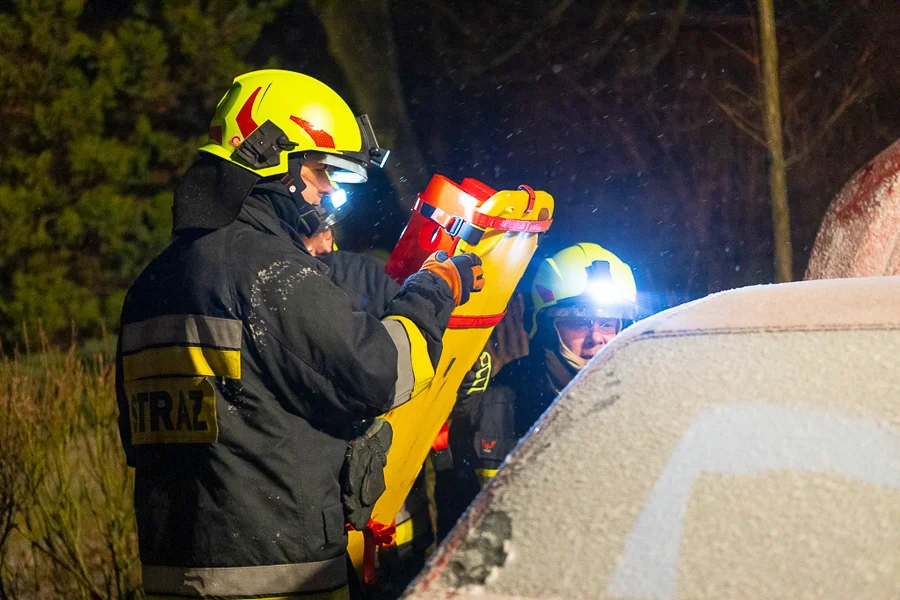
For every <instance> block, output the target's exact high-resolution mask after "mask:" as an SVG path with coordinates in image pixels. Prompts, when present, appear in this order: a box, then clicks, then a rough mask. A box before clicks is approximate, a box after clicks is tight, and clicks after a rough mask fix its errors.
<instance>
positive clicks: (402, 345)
mask: <svg viewBox="0 0 900 600" xmlns="http://www.w3.org/2000/svg"><path fill="white" fill-rule="evenodd" d="M381 324H382V325H384V328H385V329H387V332H388V334H390V336H391V339H392V340H393V341H394V345H395V346H397V385H396V386H395V387H394V403H393V404H392V405H391V408H397V407H398V406H400V405H401V404H403V403H404V402H406V401H408V400H409V399H410V398H411V397H412V393H413V389H414V388H415V385H416V377H415V375H414V374H413V367H412V354H411V353H410V343H409V335H407V333H406V328H404V327H403V324H402V323H400V322H399V321H392V320H390V319H385V320H384V321H382V322H381Z"/></svg>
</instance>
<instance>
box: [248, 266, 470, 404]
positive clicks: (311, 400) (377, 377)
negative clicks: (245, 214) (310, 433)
mask: <svg viewBox="0 0 900 600" xmlns="http://www.w3.org/2000/svg"><path fill="white" fill-rule="evenodd" d="M249 300H250V301H249V304H250V310H249V314H248V316H247V321H248V326H249V329H250V332H251V338H252V340H253V345H254V348H255V351H256V352H258V353H259V354H260V357H261V359H262V361H261V362H262V363H263V364H265V365H266V367H267V368H268V371H269V375H270V377H271V379H272V381H273V383H274V386H275V387H276V388H277V389H279V390H280V392H281V394H280V395H281V396H282V397H284V398H286V399H288V400H289V403H288V404H289V406H292V407H293V408H294V409H295V410H297V412H299V414H301V415H302V416H304V417H305V418H307V419H309V420H310V421H312V422H316V421H331V420H333V419H334V418H335V417H337V416H338V415H339V414H344V415H349V416H350V417H351V418H368V417H374V416H377V415H379V414H382V413H384V412H386V411H388V410H390V409H391V408H392V407H394V406H398V405H399V404H402V403H403V402H405V401H407V400H409V399H410V398H411V397H413V396H414V395H415V394H416V393H417V392H419V391H421V390H422V389H424V387H426V386H427V385H428V383H429V382H430V381H431V378H432V377H433V376H434V368H435V366H436V364H437V360H438V359H439V358H440V351H441V337H442V335H443V332H444V329H445V328H446V327H447V323H448V321H449V319H450V312H451V310H452V308H453V298H452V294H451V291H450V287H449V286H448V285H447V284H446V283H445V282H443V281H442V280H441V279H440V278H438V277H436V276H434V275H431V274H429V273H420V274H416V275H414V276H413V277H411V278H410V279H409V280H408V281H407V283H406V284H404V286H403V287H402V288H401V290H400V292H399V293H398V295H397V297H396V298H395V299H394V301H393V302H392V303H391V305H390V306H389V308H388V312H387V316H386V317H385V318H384V319H382V320H379V319H377V318H375V317H373V316H371V315H369V314H366V313H363V312H354V311H353V310H352V307H351V304H350V300H349V299H348V297H347V296H346V294H344V293H343V292H342V291H341V290H340V289H339V288H337V287H336V286H335V285H334V284H333V283H332V282H331V281H330V280H329V279H328V278H327V277H326V276H325V275H323V274H322V273H321V272H320V271H318V270H317V269H315V268H311V267H308V266H303V265H301V264H297V263H295V262H293V261H282V262H279V263H275V264H273V265H271V266H270V267H268V268H267V269H265V270H263V271H261V272H260V273H259V276H258V277H257V278H256V281H255V283H254V285H253V289H252V291H251V293H250V299H249Z"/></svg>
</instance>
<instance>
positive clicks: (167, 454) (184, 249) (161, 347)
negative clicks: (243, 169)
mask: <svg viewBox="0 0 900 600" xmlns="http://www.w3.org/2000/svg"><path fill="white" fill-rule="evenodd" d="M286 200H287V198H286V197H284V196H282V197H279V196H278V194H277V192H273V191H272V190H271V189H269V190H265V189H258V190H256V191H255V192H254V194H253V195H251V196H250V197H249V198H247V200H246V201H245V203H244V205H243V208H242V209H241V211H240V213H239V214H238V217H237V218H236V219H235V220H234V221H233V222H232V223H230V224H228V225H226V226H224V227H222V228H220V229H217V230H214V231H205V232H200V231H195V232H183V233H182V234H181V235H179V236H177V237H176V238H175V240H174V241H173V243H172V244H171V245H170V246H169V247H168V248H167V249H166V250H165V251H164V252H163V253H162V254H161V255H160V256H158V257H157V258H156V259H154V261H153V262H152V263H151V264H150V265H149V266H148V267H147V269H146V270H145V271H144V272H143V273H142V274H141V275H140V277H139V278H138V279H137V281H135V283H134V284H133V285H132V287H131V289H130V290H129V292H128V295H127V297H126V300H125V304H124V308H123V312H122V330H121V335H120V340H119V353H118V357H117V381H116V389H117V396H118V404H119V411H120V416H119V429H120V433H121V437H122V442H123V445H124V448H125V452H126V455H127V458H128V462H129V464H130V465H132V466H134V467H135V468H136V471H135V492H134V496H135V511H136V515H137V524H138V540H139V547H140V556H141V561H142V564H143V577H144V588H145V591H146V592H148V593H155V594H168V595H184V596H193V597H198V596H199V597H206V596H214V597H225V598H227V597H249V596H257V597H271V596H286V595H289V594H298V593H305V592H318V591H327V590H332V589H336V588H340V587H342V586H343V585H344V584H345V581H346V571H345V568H346V567H345V548H346V543H347V537H346V533H345V531H344V517H343V511H342V507H341V503H340V492H339V486H338V477H339V472H340V469H341V464H342V461H343V458H344V453H345V449H346V445H347V440H348V439H350V438H351V437H352V436H353V435H354V434H355V431H354V425H355V424H357V422H358V421H359V420H361V419H365V418H370V417H374V416H376V415H379V414H382V413H384V412H386V411H387V410H389V409H390V408H391V407H392V406H396V405H397V404H399V403H402V402H403V401H405V400H407V399H408V398H409V396H410V394H411V392H412V389H413V387H414V385H418V384H420V383H421V382H422V381H425V380H427V379H428V378H430V377H431V376H433V372H434V365H436V364H437V361H438V359H439V355H440V351H441V346H440V340H441V336H442V335H443V331H444V329H445V327H446V325H447V322H448V320H449V316H450V312H451V310H452V308H453V299H452V296H451V291H450V288H449V286H448V285H447V284H446V283H445V282H444V281H443V280H442V279H440V278H438V277H437V276H434V275H432V274H430V273H424V272H420V273H417V274H415V275H414V276H412V277H410V279H408V280H407V282H406V283H405V284H404V285H403V287H402V288H401V289H400V291H399V293H398V294H397V295H396V297H395V298H394V299H393V301H392V302H390V304H389V306H388V310H387V312H386V314H385V316H384V318H382V319H381V320H379V319H378V318H376V317H373V316H372V315H371V314H367V313H364V312H354V310H353V306H352V304H351V301H350V299H348V297H347V295H346V294H345V293H344V292H342V291H341V290H340V289H339V288H338V287H337V286H335V285H334V283H332V281H331V280H330V274H329V272H328V268H327V267H326V266H324V265H323V264H322V263H321V262H320V261H318V260H316V259H315V258H313V257H311V256H309V254H308V253H307V252H306V250H305V248H304V247H303V245H302V243H300V238H299V234H298V232H297V231H296V230H295V229H293V228H292V227H291V225H290V223H291V222H292V220H291V219H292V215H291V205H290V202H288V201H286ZM413 345H417V346H418V347H425V348H427V356H422V355H423V354H425V353H421V352H420V353H415V352H411V347H412V346H413Z"/></svg>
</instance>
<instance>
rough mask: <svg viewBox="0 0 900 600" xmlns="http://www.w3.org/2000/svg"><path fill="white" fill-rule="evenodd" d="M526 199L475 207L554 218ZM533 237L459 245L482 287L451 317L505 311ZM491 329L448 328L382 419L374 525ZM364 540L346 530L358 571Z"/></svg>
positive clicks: (394, 506) (509, 196)
mask: <svg viewBox="0 0 900 600" xmlns="http://www.w3.org/2000/svg"><path fill="white" fill-rule="evenodd" d="M528 204H529V195H528V192H525V191H500V192H497V193H496V194H494V195H493V196H491V197H490V198H489V199H488V200H486V201H485V202H484V203H483V204H482V205H481V206H480V207H479V208H478V212H481V213H483V214H485V215H489V216H497V217H503V218H506V219H519V220H523V221H545V220H548V219H550V218H552V215H553V197H552V196H550V194H548V193H546V192H542V191H536V192H535V200H534V205H533V208H532V210H531V211H530V212H528V213H526V212H525V211H526V209H527V208H528ZM537 235H538V234H536V233H520V232H508V231H503V230H500V229H488V230H487V231H486V232H485V234H484V236H483V237H482V239H481V241H480V242H479V243H478V244H477V245H476V246H469V245H468V244H466V243H465V242H462V241H461V242H460V243H459V246H458V247H457V249H456V254H462V253H464V252H472V253H474V254H477V255H478V256H480V257H481V260H482V261H483V268H484V280H485V286H484V289H483V290H482V291H481V292H478V293H474V294H472V295H471V298H470V300H469V301H468V302H467V303H466V304H465V305H463V306H460V307H458V308H457V309H456V310H454V311H453V314H454V315H460V316H478V315H497V314H500V313H502V312H503V311H505V310H506V306H507V304H508V303H509V299H510V298H511V297H512V294H513V292H514V291H515V288H516V286H517V285H518V283H519V280H520V279H521V278H522V275H523V274H524V273H525V269H526V267H527V266H528V263H529V261H530V260H531V257H532V256H533V255H534V251H535V250H536V249H537ZM492 330H493V327H485V328H477V329H475V328H473V329H447V331H446V332H445V333H444V337H443V352H442V354H441V361H440V363H439V364H438V367H437V369H435V376H434V379H433V380H432V382H431V385H430V386H429V387H428V388H427V389H426V390H425V391H424V392H422V393H421V394H419V395H418V396H416V397H415V398H413V399H412V400H410V401H409V402H407V403H406V404H404V405H403V406H400V407H398V408H396V409H394V410H392V411H390V412H389V413H387V414H386V415H385V418H386V419H387V420H388V421H390V423H391V426H392V427H393V430H394V440H393V443H392V444H391V449H390V451H389V452H388V457H387V466H386V467H385V470H384V478H385V484H386V490H385V492H384V494H383V495H382V496H381V498H380V499H379V500H378V502H377V503H376V504H375V509H374V511H373V512H372V520H373V521H375V522H376V523H383V524H390V523H391V522H392V521H393V520H394V517H395V516H396V514H397V511H398V510H400V507H401V506H402V505H403V502H404V500H406V496H407V495H408V494H409V491H410V489H412V485H413V482H414V481H415V479H416V476H417V475H418V474H419V470H420V469H421V468H422V463H424V462H425V459H426V457H427V456H428V452H429V451H430V450H431V444H432V443H433V442H434V439H435V437H436V436H437V434H438V432H439V431H440V429H441V426H442V425H443V424H444V423H445V422H446V421H447V418H448V417H449V416H450V411H451V410H452V409H453V404H454V402H455V401H456V392H457V389H458V388H459V386H460V384H461V383H462V380H463V378H464V377H465V376H466V373H468V371H469V369H471V368H472V365H474V364H475V361H476V360H477V359H478V357H479V355H480V354H481V351H482V350H483V349H484V346H485V344H487V341H488V338H489V337H490V334H491V331H492ZM363 549H364V543H363V536H362V533H360V532H358V531H351V532H350V536H349V541H348V544H347V551H348V552H349V553H350V558H351V559H352V560H353V565H354V566H355V567H356V569H357V570H358V571H359V570H360V569H361V568H362V562H363Z"/></svg>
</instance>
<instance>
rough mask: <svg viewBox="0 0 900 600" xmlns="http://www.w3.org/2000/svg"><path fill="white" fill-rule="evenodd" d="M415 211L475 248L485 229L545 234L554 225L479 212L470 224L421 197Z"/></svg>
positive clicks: (547, 222)
mask: <svg viewBox="0 0 900 600" xmlns="http://www.w3.org/2000/svg"><path fill="white" fill-rule="evenodd" d="M413 210H415V211H417V212H418V213H419V214H421V215H422V216H423V217H425V218H426V219H431V220H432V221H434V222H435V223H437V224H438V225H440V226H441V227H443V228H444V230H445V231H446V232H447V233H449V234H450V235H452V236H453V237H458V238H459V239H461V240H463V241H464V242H466V243H467V244H469V245H471V246H475V245H477V244H478V242H480V241H481V238H482V237H483V236H484V233H485V229H500V230H502V231H512V232H517V233H518V232H522V233H543V232H544V231H547V230H548V229H549V228H550V225H551V224H552V223H553V219H545V220H543V221H526V220H524V219H507V218H504V217H492V216H490V215H485V214H483V213H480V212H477V211H476V212H475V213H474V214H473V215H472V222H471V223H469V222H468V221H466V220H465V219H463V218H462V217H460V216H456V215H450V214H447V212H445V211H443V210H441V209H440V208H438V207H437V206H434V205H433V204H429V203H428V202H425V201H424V200H422V198H421V197H420V198H419V199H418V201H417V202H416V206H415V208H414V209H413Z"/></svg>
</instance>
